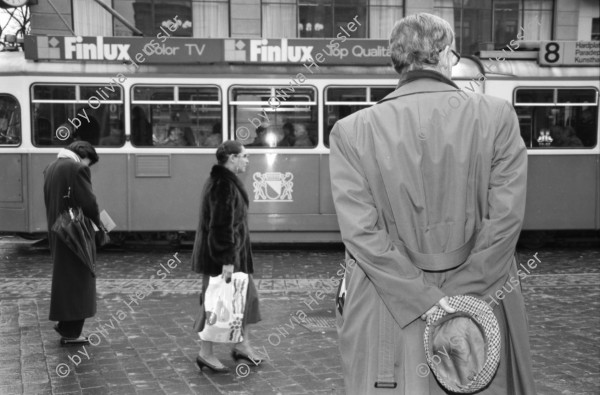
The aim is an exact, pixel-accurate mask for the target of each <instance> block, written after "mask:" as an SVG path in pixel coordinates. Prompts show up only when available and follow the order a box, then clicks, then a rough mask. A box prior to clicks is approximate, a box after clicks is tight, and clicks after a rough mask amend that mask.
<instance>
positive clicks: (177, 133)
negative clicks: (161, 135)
mask: <svg viewBox="0 0 600 395" xmlns="http://www.w3.org/2000/svg"><path fill="white" fill-rule="evenodd" d="M182 137H183V130H181V129H179V128H175V129H172V130H171V139H172V140H177V139H180V138H182Z"/></svg>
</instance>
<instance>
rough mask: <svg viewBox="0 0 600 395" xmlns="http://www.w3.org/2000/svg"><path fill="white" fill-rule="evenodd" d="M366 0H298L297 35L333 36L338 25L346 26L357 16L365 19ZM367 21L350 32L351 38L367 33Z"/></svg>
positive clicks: (361, 19)
mask: <svg viewBox="0 0 600 395" xmlns="http://www.w3.org/2000/svg"><path fill="white" fill-rule="evenodd" d="M367 3H368V1H367V0H299V1H298V37H311V38H319V37H335V36H336V35H337V33H338V32H340V30H339V29H340V27H346V26H347V25H348V23H349V22H352V20H353V19H354V17H356V16H358V18H357V20H358V21H365V22H366V21H367ZM366 25H367V23H362V24H361V26H358V29H357V30H356V31H355V32H353V33H352V38H364V37H366V36H367V35H366V34H367V29H366Z"/></svg>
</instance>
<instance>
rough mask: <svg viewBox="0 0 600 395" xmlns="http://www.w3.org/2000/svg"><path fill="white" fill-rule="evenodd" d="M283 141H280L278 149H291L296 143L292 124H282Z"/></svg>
mask: <svg viewBox="0 0 600 395" xmlns="http://www.w3.org/2000/svg"><path fill="white" fill-rule="evenodd" d="M282 129H283V140H281V142H280V144H279V146H280V147H293V146H294V143H295V141H296V136H295V129H294V124H292V123H291V122H286V123H284V124H283V127H282Z"/></svg>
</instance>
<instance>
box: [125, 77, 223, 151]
mask: <svg viewBox="0 0 600 395" xmlns="http://www.w3.org/2000/svg"><path fill="white" fill-rule="evenodd" d="M221 103H222V101H221V91H220V90H219V88H218V87H216V86H191V85H176V86H172V85H168V86H149V85H135V86H134V87H133V88H132V101H131V142H132V144H133V145H135V146H137V147H180V148H181V147H216V146H218V145H219V144H221V141H223V127H222V125H221V111H222V110H221V109H222V104H221Z"/></svg>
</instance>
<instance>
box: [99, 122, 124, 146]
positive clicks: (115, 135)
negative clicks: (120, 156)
mask: <svg viewBox="0 0 600 395" xmlns="http://www.w3.org/2000/svg"><path fill="white" fill-rule="evenodd" d="M124 143H125V134H124V131H123V121H122V120H118V121H112V122H111V123H110V133H109V135H108V136H106V137H102V138H101V139H100V145H101V146H112V147H120V146H122V145H123V144H124Z"/></svg>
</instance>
